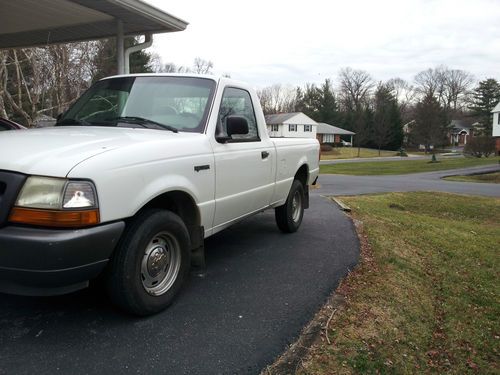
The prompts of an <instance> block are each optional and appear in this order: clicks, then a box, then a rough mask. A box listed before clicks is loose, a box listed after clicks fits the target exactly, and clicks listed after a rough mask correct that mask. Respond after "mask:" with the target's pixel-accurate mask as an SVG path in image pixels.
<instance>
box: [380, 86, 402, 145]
mask: <svg viewBox="0 0 500 375" xmlns="http://www.w3.org/2000/svg"><path fill="white" fill-rule="evenodd" d="M373 116H374V119H373V140H374V142H375V145H376V146H377V148H378V150H379V154H380V150H381V149H382V148H390V149H397V148H399V147H401V143H402V141H403V127H402V120H401V112H400V109H399V106H398V102H397V99H396V97H395V96H394V94H393V92H392V89H391V88H390V87H389V86H388V85H383V84H380V85H379V86H378V87H377V90H376V92H375V96H374V115H373Z"/></svg>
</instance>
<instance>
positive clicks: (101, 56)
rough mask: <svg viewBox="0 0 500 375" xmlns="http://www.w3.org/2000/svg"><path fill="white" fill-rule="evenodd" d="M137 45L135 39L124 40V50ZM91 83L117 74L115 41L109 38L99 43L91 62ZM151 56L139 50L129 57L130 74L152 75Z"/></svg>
mask: <svg viewBox="0 0 500 375" xmlns="http://www.w3.org/2000/svg"><path fill="white" fill-rule="evenodd" d="M137 44H139V41H138V39H137V38H126V39H125V49H126V48H129V47H132V46H135V45H137ZM93 63H94V71H93V74H92V81H93V82H95V81H98V80H100V79H101V78H104V77H108V76H112V75H115V74H117V59H116V39H114V38H110V39H105V40H102V41H100V42H99V44H98V46H97V53H96V55H95V57H94V60H93ZM152 72H153V68H152V57H151V54H150V53H148V52H146V51H144V50H141V51H138V52H134V53H132V54H131V55H130V73H152Z"/></svg>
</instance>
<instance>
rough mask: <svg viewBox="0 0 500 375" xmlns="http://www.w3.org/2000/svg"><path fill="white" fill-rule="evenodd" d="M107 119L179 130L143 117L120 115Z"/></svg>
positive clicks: (176, 131) (175, 131)
mask: <svg viewBox="0 0 500 375" xmlns="http://www.w3.org/2000/svg"><path fill="white" fill-rule="evenodd" d="M106 120H108V119H106ZM109 121H121V122H126V123H129V124H137V125H140V126H143V127H146V125H148V124H150V125H156V126H159V127H160V128H161V129H165V130H170V131H172V132H174V133H178V132H179V130H177V128H175V127H173V126H170V125H167V124H162V123H160V122H156V121H153V120H150V119H147V118H144V117H137V116H122V117H115V118H112V119H109Z"/></svg>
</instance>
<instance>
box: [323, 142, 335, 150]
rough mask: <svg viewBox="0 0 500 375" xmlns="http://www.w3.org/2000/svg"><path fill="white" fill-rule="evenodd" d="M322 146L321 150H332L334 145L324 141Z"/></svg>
mask: <svg viewBox="0 0 500 375" xmlns="http://www.w3.org/2000/svg"><path fill="white" fill-rule="evenodd" d="M320 147H321V151H332V150H333V147H332V146H330V145H328V144H326V143H323V144H322V145H321V146H320Z"/></svg>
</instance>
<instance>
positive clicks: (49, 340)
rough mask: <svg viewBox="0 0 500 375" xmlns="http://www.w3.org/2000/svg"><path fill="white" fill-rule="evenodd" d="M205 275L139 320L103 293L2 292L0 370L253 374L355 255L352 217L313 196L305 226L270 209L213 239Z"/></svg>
mask: <svg viewBox="0 0 500 375" xmlns="http://www.w3.org/2000/svg"><path fill="white" fill-rule="evenodd" d="M206 248H207V263H208V268H207V274H206V276H205V277H204V278H198V277H196V276H192V277H191V280H190V282H189V284H188V285H187V287H186V288H185V289H184V292H183V293H182V294H181V295H180V296H179V298H178V299H177V301H176V302H175V303H174V304H173V305H172V306H171V307H170V308H169V309H168V310H166V311H165V312H163V313H161V314H158V315H156V316H153V317H150V318H147V319H137V318H133V317H130V316H127V315H124V314H122V313H121V312H119V311H116V310H115V309H114V308H113V307H112V306H111V305H110V304H109V302H108V301H107V299H106V297H105V296H103V295H102V294H99V293H97V292H96V291H89V290H86V291H81V292H77V293H74V294H71V295H68V296H62V297H51V298H28V297H18V296H7V295H0V374H34V373H36V374H55V373H62V374H103V373H109V374H113V373H134V374H135V373H139V374H247V373H248V374H256V373H259V372H260V371H261V370H262V369H263V368H264V367H265V366H266V365H268V364H270V363H271V362H272V361H273V360H274V359H275V358H276V357H277V356H278V355H280V354H281V353H282V352H283V351H284V350H285V349H286V347H287V345H289V344H290V343H292V342H293V341H294V340H295V339H296V338H297V337H298V335H299V333H300V331H301V329H302V328H303V327H304V326H305V324H306V323H307V322H309V320H310V319H311V318H312V317H313V315H314V314H315V312H316V311H317V310H318V309H319V308H320V307H321V306H322V304H323V303H324V302H325V299H326V298H327V296H329V295H330V294H331V292H332V290H334V289H335V288H336V286H337V284H338V282H339V280H340V279H341V278H342V277H343V276H344V275H345V274H346V273H347V272H348V270H349V269H350V268H352V267H354V265H355V264H356V262H357V259H358V241H357V237H356V235H355V232H354V229H353V226H352V223H351V221H350V220H349V218H348V217H347V216H345V215H344V214H343V213H342V212H340V211H339V210H338V209H337V207H336V206H335V205H334V204H333V203H331V202H330V201H329V200H327V199H325V198H322V197H320V196H318V195H315V196H312V197H311V209H310V210H308V211H306V215H305V218H304V222H303V225H302V227H301V229H300V230H299V232H298V233H295V234H291V235H284V234H281V233H280V232H279V231H278V230H277V228H276V225H275V224H274V215H273V212H272V211H271V212H270V211H268V212H265V213H262V214H259V215H257V216H255V217H253V218H250V219H248V220H245V221H243V222H241V223H239V224H237V225H235V226H234V227H232V228H230V229H228V230H225V231H223V232H221V233H219V234H217V235H215V236H214V237H212V238H210V239H208V240H207V243H206Z"/></svg>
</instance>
